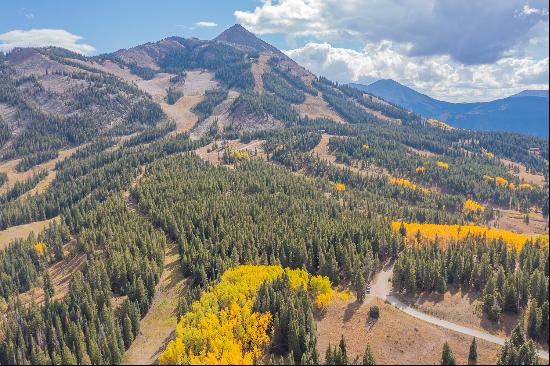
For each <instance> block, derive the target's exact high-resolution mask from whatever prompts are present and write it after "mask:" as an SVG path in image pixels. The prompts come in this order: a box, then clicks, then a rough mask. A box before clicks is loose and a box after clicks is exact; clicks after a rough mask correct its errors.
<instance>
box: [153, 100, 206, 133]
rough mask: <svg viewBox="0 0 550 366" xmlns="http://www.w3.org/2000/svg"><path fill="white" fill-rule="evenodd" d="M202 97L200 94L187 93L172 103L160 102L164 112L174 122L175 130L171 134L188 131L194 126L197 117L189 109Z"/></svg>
mask: <svg viewBox="0 0 550 366" xmlns="http://www.w3.org/2000/svg"><path fill="white" fill-rule="evenodd" d="M202 98H203V97H202V96H200V95H189V96H183V97H181V98H180V99H178V101H177V102H176V103H174V104H172V105H170V104H167V103H164V102H162V103H160V106H161V108H162V110H163V111H164V113H166V115H167V116H168V117H170V118H171V119H173V120H174V122H176V130H175V131H173V132H171V133H170V134H171V135H174V134H176V133H179V132H186V131H189V130H190V129H191V128H193V126H195V124H196V123H197V120H198V117H197V115H196V114H195V113H193V112H191V109H192V108H193V107H194V106H196V105H197V104H198V103H199V102H200V101H201V100H202Z"/></svg>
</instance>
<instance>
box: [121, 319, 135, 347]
mask: <svg viewBox="0 0 550 366" xmlns="http://www.w3.org/2000/svg"><path fill="white" fill-rule="evenodd" d="M122 338H123V339H124V347H125V348H126V349H128V348H129V347H130V345H131V344H132V341H133V340H134V334H133V333H132V321H131V320H130V317H129V316H128V315H125V316H124V319H123V320H122Z"/></svg>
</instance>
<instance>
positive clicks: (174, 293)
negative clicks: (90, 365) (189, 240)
mask: <svg viewBox="0 0 550 366" xmlns="http://www.w3.org/2000/svg"><path fill="white" fill-rule="evenodd" d="M186 285H187V281H186V280H185V278H184V277H183V275H182V272H181V268H180V266H179V254H178V250H177V247H176V245H175V244H171V243H167V246H166V251H165V256H164V270H163V272H162V275H161V278H160V282H159V285H158V287H157V293H156V295H155V297H154V299H153V303H152V305H151V308H150V309H149V311H148V312H147V315H145V317H144V318H143V319H142V320H141V322H140V330H139V334H138V336H137V337H136V339H135V340H134V341H133V342H132V345H131V346H130V348H129V349H128V350H127V351H126V353H125V355H124V360H123V363H124V364H128V365H151V364H154V363H156V361H157V359H158V357H159V355H160V354H161V353H162V351H163V350H164V348H165V346H166V344H167V343H168V342H169V341H170V340H171V339H172V337H173V333H174V329H175V328H176V324H177V322H178V317H177V315H178V313H177V307H178V299H179V298H180V297H181V296H183V294H184V290H185V286H186Z"/></svg>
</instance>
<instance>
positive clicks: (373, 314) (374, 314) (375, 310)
mask: <svg viewBox="0 0 550 366" xmlns="http://www.w3.org/2000/svg"><path fill="white" fill-rule="evenodd" d="M369 317H370V318H372V319H378V318H379V317H380V308H379V307H378V306H377V305H373V306H371V307H370V309H369Z"/></svg>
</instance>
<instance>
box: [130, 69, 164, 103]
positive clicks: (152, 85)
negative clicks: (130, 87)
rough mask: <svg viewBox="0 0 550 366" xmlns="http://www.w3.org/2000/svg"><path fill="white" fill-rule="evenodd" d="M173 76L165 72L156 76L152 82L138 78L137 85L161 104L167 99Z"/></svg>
mask: <svg viewBox="0 0 550 366" xmlns="http://www.w3.org/2000/svg"><path fill="white" fill-rule="evenodd" d="M172 76H173V75H172V74H168V73H165V72H163V73H160V74H156V75H155V77H154V78H152V79H151V80H143V79H140V78H137V80H136V84H137V86H138V88H140V89H141V90H143V91H145V92H147V93H149V94H150V95H151V96H152V97H153V99H154V100H155V101H156V102H160V101H163V100H164V98H165V97H166V92H167V89H168V87H170V78H171V77H172Z"/></svg>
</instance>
